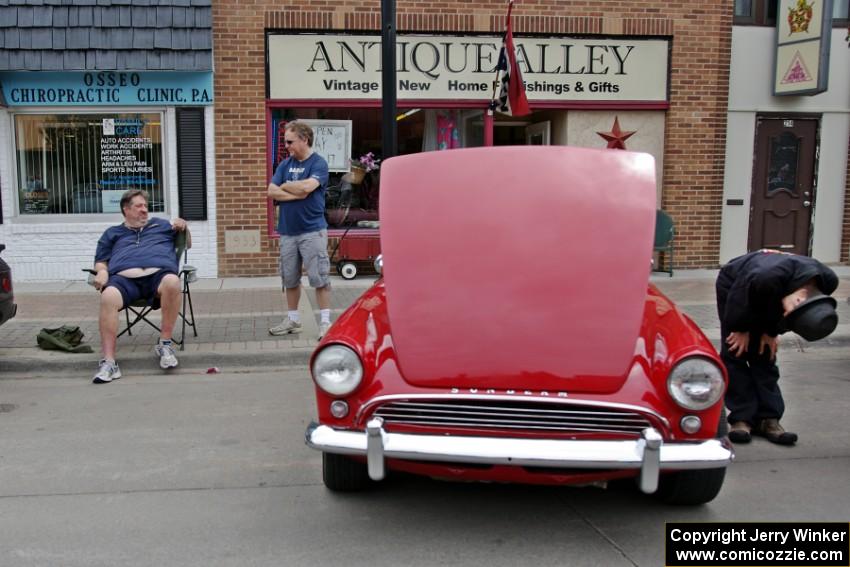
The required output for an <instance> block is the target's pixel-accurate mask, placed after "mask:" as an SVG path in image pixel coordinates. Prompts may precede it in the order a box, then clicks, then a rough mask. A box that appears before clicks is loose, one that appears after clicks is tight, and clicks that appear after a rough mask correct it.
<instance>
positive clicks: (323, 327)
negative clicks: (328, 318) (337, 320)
mask: <svg viewBox="0 0 850 567" xmlns="http://www.w3.org/2000/svg"><path fill="white" fill-rule="evenodd" d="M330 328H331V324H330V323H319V340H322V337H324V336H325V335H327V334H328V329H330Z"/></svg>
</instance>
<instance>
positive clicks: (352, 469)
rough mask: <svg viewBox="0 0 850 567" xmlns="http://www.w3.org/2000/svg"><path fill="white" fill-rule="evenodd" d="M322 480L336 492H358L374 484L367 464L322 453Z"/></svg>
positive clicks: (342, 456) (341, 456)
mask: <svg viewBox="0 0 850 567" xmlns="http://www.w3.org/2000/svg"><path fill="white" fill-rule="evenodd" d="M322 480H323V481H324V483H325V486H326V487H328V489H330V490H333V491H334V492H358V491H361V490H364V489H366V488H367V487H368V486H369V485H370V484H371V483H372V480H371V479H370V478H369V473H368V471H367V469H366V463H361V462H359V461H355V460H354V459H351V458H349V457H346V456H345V455H337V454H334V453H322Z"/></svg>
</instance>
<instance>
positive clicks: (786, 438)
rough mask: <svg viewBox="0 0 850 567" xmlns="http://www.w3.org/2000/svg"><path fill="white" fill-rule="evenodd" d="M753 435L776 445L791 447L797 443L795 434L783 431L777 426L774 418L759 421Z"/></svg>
mask: <svg viewBox="0 0 850 567" xmlns="http://www.w3.org/2000/svg"><path fill="white" fill-rule="evenodd" d="M755 434H756V435H760V436H762V437H764V438H765V439H767V440H768V441H770V442H771V443H776V444H777V445H793V444H794V443H796V442H797V434H796V433H791V432H790V431H785V429H784V428H783V427H782V426H781V425H779V420H778V419H776V418H768V419H763V420H761V422H759V425H758V427H757V428H756V431H755Z"/></svg>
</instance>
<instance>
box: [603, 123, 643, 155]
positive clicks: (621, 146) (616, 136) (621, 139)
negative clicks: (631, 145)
mask: <svg viewBox="0 0 850 567" xmlns="http://www.w3.org/2000/svg"><path fill="white" fill-rule="evenodd" d="M636 131H637V130H633V131H631V132H623V131H622V130H620V120H619V118H618V117H616V116H615V117H614V126H613V127H612V128H611V131H610V132H597V134H599V135H600V136H602V137H603V138H605V139H606V140H607V141H608V145H607V146H606V147H607V148H610V149H615V150H625V149H626V140H628V139H629V138H630V137H631V136H632V135H633V134H634V133H635V132H636Z"/></svg>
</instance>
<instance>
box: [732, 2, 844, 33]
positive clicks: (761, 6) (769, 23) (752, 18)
mask: <svg viewBox="0 0 850 567" xmlns="http://www.w3.org/2000/svg"><path fill="white" fill-rule="evenodd" d="M768 2H774V3H776V4H777V7H776V9H777V11H778V10H779V6H778V0H752V13H751V14H750V15H749V16H736V15H735V10H734V4H733V9H732V25H735V26H762V27H776V19H775V18H774V19H769V18H768V15H767V12H768V11H767V3H768ZM844 16H845V17H843V18H832V28H833V29H835V28H845V27H847V25H848V24H850V7H848V14H845V15H844Z"/></svg>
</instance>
